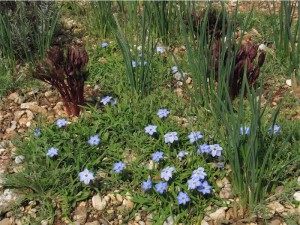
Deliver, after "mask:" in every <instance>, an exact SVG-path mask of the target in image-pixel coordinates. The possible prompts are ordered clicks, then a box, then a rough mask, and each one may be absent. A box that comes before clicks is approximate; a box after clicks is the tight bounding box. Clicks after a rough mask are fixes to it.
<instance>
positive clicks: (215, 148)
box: [210, 144, 223, 157]
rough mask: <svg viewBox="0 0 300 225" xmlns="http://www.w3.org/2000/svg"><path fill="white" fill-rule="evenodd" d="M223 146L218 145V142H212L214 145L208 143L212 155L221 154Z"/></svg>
mask: <svg viewBox="0 0 300 225" xmlns="http://www.w3.org/2000/svg"><path fill="white" fill-rule="evenodd" d="M222 150H223V148H222V147H220V145H218V144H214V145H210V151H211V152H210V154H211V156H212V157H215V156H221V152H222Z"/></svg>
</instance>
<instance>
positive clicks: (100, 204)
mask: <svg viewBox="0 0 300 225" xmlns="http://www.w3.org/2000/svg"><path fill="white" fill-rule="evenodd" d="M92 205H93V208H94V209H96V210H99V211H102V210H104V209H105V208H106V206H107V202H106V200H105V199H104V198H101V197H100V196H99V195H98V194H97V195H95V196H93V198H92Z"/></svg>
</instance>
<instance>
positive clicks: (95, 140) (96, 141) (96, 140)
mask: <svg viewBox="0 0 300 225" xmlns="http://www.w3.org/2000/svg"><path fill="white" fill-rule="evenodd" d="M88 143H89V145H91V146H97V145H98V144H99V143H100V138H99V136H98V134H96V135H94V136H91V137H90V139H89V141H88Z"/></svg>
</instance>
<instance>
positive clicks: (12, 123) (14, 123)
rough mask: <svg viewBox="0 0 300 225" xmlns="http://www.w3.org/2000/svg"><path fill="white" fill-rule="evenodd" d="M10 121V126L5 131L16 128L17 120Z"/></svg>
mask: <svg viewBox="0 0 300 225" xmlns="http://www.w3.org/2000/svg"><path fill="white" fill-rule="evenodd" d="M10 123H11V126H10V128H7V129H6V132H7V133H9V132H12V131H14V130H15V129H16V128H17V121H15V120H13V121H11V122H10Z"/></svg>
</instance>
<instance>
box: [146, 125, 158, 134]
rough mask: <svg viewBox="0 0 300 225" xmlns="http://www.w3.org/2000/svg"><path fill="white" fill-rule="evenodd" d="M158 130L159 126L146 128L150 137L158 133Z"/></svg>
mask: <svg viewBox="0 0 300 225" xmlns="http://www.w3.org/2000/svg"><path fill="white" fill-rule="evenodd" d="M156 129H157V126H154V125H148V126H147V127H145V132H146V133H147V134H149V135H153V134H154V133H156Z"/></svg>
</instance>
